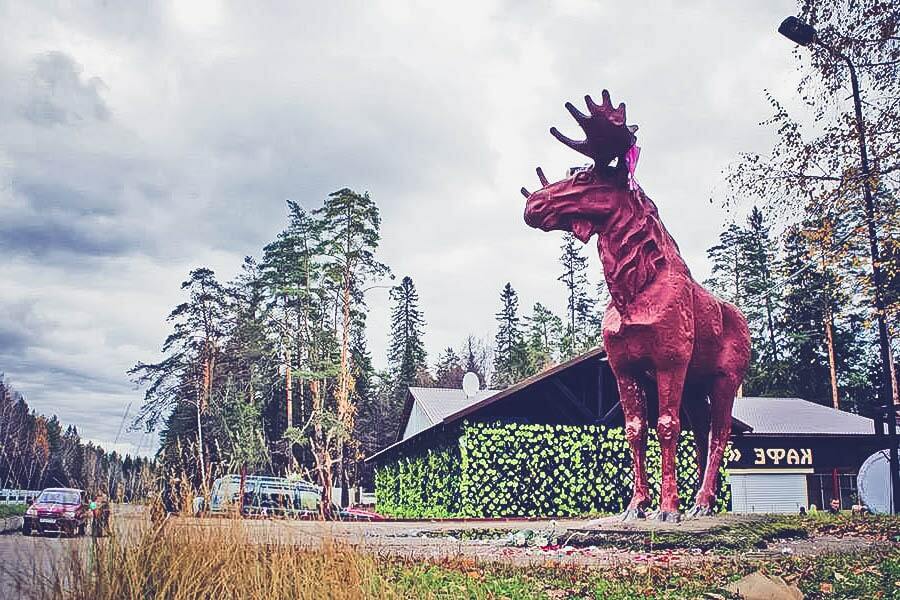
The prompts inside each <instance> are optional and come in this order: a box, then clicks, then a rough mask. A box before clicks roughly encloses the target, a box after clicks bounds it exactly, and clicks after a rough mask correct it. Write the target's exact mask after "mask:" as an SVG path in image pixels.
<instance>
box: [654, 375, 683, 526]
mask: <svg viewBox="0 0 900 600" xmlns="http://www.w3.org/2000/svg"><path fill="white" fill-rule="evenodd" d="M686 372H687V365H684V366H681V367H677V368H675V369H672V370H668V371H657V372H656V385H657V389H658V391H659V420H658V421H657V424H656V433H657V434H658V436H659V447H660V451H661V452H660V453H661V455H662V457H661V459H662V460H661V462H662V486H661V488H660V494H659V512H658V513H657V515H656V518H657V519H659V520H660V521H680V520H681V513H680V512H679V507H678V504H679V501H678V478H677V476H676V472H675V462H676V461H675V455H676V450H677V449H678V437H679V435H681V398H682V392H683V390H684V377H685V373H686Z"/></svg>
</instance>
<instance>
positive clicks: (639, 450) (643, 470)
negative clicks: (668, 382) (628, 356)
mask: <svg viewBox="0 0 900 600" xmlns="http://www.w3.org/2000/svg"><path fill="white" fill-rule="evenodd" d="M616 379H617V380H618V383H619V399H620V402H621V404H622V413H623V414H624V416H625V438H626V439H627V440H628V445H629V446H630V447H631V464H632V467H633V470H634V488H633V489H634V493H633V494H632V496H631V501H630V502H629V503H628V507H627V508H626V509H625V512H624V513H622V519H623V520H625V521H629V520H631V519H636V518H644V517H645V516H646V510H647V508H648V507H649V506H650V491H649V486H648V485H647V398H646V396H645V395H644V390H643V388H642V387H641V384H640V383H639V382H638V380H637V379H636V378H634V377H631V376H628V375H623V376H619V377H617V378H616Z"/></svg>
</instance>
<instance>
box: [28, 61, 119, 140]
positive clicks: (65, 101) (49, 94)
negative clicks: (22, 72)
mask: <svg viewBox="0 0 900 600" xmlns="http://www.w3.org/2000/svg"><path fill="white" fill-rule="evenodd" d="M104 87H105V85H104V83H103V80H102V79H100V78H99V77H91V78H90V79H87V80H84V79H83V78H82V74H81V66H80V65H79V64H78V63H76V62H75V61H74V60H73V59H72V57H71V56H68V55H67V54H64V53H62V52H48V53H46V54H44V55H41V56H39V57H37V58H35V59H34V70H33V73H32V77H31V82H30V86H29V89H28V94H27V97H26V98H25V102H24V103H23V104H22V107H21V110H22V114H23V115H24V116H25V118H26V119H28V120H29V121H31V122H32V123H34V124H36V125H44V126H50V125H68V124H74V123H78V122H81V121H85V120H90V119H96V120H98V121H105V120H106V119H108V118H109V108H108V107H107V106H106V103H105V102H104V101H103V99H102V98H101V97H100V91H101V90H103V88H104Z"/></svg>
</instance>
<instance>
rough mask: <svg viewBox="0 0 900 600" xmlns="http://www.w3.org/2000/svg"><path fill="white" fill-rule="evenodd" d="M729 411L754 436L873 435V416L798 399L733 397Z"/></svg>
mask: <svg viewBox="0 0 900 600" xmlns="http://www.w3.org/2000/svg"><path fill="white" fill-rule="evenodd" d="M731 414H732V415H733V416H734V418H736V419H740V420H741V421H743V422H744V423H746V424H747V425H749V426H750V427H751V428H752V429H753V430H752V432H751V433H752V434H753V435H874V434H875V423H874V421H872V419H867V418H866V417H863V416H860V415H856V414H853V413H848V412H844V411H842V410H837V409H834V408H831V407H829V406H824V405H822V404H816V403H815V402H809V401H808V400H803V399H801V398H757V397H748V396H743V397H741V398H736V399H735V401H734V409H733V410H732V411H731Z"/></svg>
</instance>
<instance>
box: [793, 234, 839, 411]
mask: <svg viewBox="0 0 900 600" xmlns="http://www.w3.org/2000/svg"><path fill="white" fill-rule="evenodd" d="M784 250H785V254H784V261H783V266H782V268H783V269H784V270H785V272H786V273H789V274H792V275H793V276H792V277H791V279H790V280H788V281H787V282H786V286H785V291H784V300H785V303H784V311H783V313H782V315H783V316H782V319H783V320H782V327H781V329H782V331H783V332H784V335H785V342H786V346H787V349H788V352H787V358H786V360H787V363H788V364H787V368H786V369H785V372H786V373H787V374H788V376H787V383H788V386H789V391H790V392H791V393H792V394H793V395H797V396H799V397H801V398H804V399H806V400H811V401H813V402H819V403H821V404H831V391H830V386H829V374H828V355H827V351H826V347H825V346H826V343H825V330H824V326H823V324H824V321H825V314H826V305H827V304H829V303H830V299H829V298H828V296H827V294H826V292H825V290H826V289H827V286H828V282H827V281H826V277H825V275H824V274H823V273H822V271H821V270H820V269H819V268H818V264H817V261H816V260H815V259H814V258H813V257H811V256H810V255H809V250H808V247H807V241H806V240H805V239H804V237H803V234H802V232H801V231H800V229H799V228H798V227H792V228H791V229H790V230H789V231H788V232H787V234H786V235H785V242H784Z"/></svg>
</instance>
